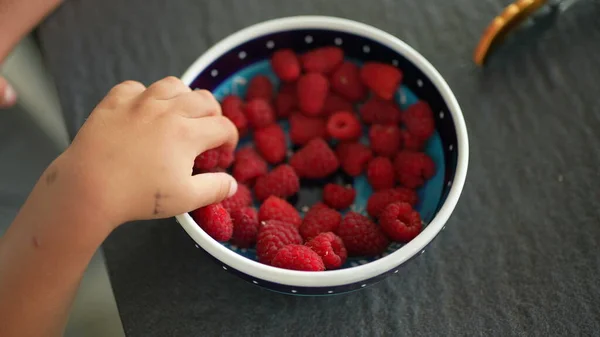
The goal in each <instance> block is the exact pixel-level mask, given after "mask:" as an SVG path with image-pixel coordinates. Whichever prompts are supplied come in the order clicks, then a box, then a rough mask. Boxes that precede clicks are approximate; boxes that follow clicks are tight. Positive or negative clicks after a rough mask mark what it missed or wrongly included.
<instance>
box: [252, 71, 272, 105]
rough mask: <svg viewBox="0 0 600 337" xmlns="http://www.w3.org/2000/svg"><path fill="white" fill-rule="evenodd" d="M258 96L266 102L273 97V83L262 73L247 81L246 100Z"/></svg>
mask: <svg viewBox="0 0 600 337" xmlns="http://www.w3.org/2000/svg"><path fill="white" fill-rule="evenodd" d="M257 98H260V99H262V100H265V101H267V102H270V101H271V99H273V83H271V80H270V79H269V78H268V77H267V76H264V75H258V76H255V77H254V78H252V79H251V80H250V83H248V90H247V91H246V101H251V100H254V99H257Z"/></svg>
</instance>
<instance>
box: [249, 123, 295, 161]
mask: <svg viewBox="0 0 600 337" xmlns="http://www.w3.org/2000/svg"><path fill="white" fill-rule="evenodd" d="M254 144H255V145H256V149H257V150H258V152H259V153H260V154H261V155H262V157H263V158H265V160H266V161H267V162H268V163H269V164H277V163H280V162H282V161H283V160H284V159H285V155H286V152H287V146H286V144H285V133H284V132H283V129H282V128H281V126H279V125H278V124H271V125H269V126H267V127H265V128H262V129H258V130H255V131H254Z"/></svg>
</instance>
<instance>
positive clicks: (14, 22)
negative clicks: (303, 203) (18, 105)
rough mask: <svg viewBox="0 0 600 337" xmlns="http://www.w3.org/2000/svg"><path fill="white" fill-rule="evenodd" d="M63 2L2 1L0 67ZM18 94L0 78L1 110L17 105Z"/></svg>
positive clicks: (55, 0) (51, 0) (38, 0)
mask: <svg viewBox="0 0 600 337" xmlns="http://www.w3.org/2000/svg"><path fill="white" fill-rule="evenodd" d="M61 2H62V0H0V65H1V64H2V62H3V61H4V59H5V58H6V56H8V53H10V51H11V50H12V49H13V48H14V46H15V45H16V44H17V43H18V42H19V41H21V39H22V38H23V37H24V36H25V35H27V34H29V32H30V31H31V30H32V29H33V28H34V27H35V26H37V25H38V24H39V23H40V21H42V19H44V17H46V15H48V14H49V13H50V12H52V10H54V9H55V8H56V7H57V6H58V5H59V4H60V3H61ZM15 101H16V94H15V92H14V90H13V89H12V87H11V86H10V85H9V84H8V82H7V81H6V80H5V79H4V78H2V76H0V108H2V107H8V106H11V105H13V104H14V103H15Z"/></svg>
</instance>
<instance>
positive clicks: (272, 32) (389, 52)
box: [176, 16, 469, 295]
mask: <svg viewBox="0 0 600 337" xmlns="http://www.w3.org/2000/svg"><path fill="white" fill-rule="evenodd" d="M328 45H337V46H339V47H340V48H342V49H343V50H344V53H345V56H346V58H347V59H348V60H351V61H353V62H356V63H357V64H360V63H362V62H365V61H379V62H385V63H389V64H393V65H394V66H397V67H399V68H400V69H401V70H402V72H403V74H404V77H403V84H402V86H401V87H400V88H399V89H398V91H397V94H396V100H397V102H398V104H399V105H400V107H401V108H402V109H406V108H407V107H409V106H410V105H411V104H414V103H415V102H416V101H417V100H419V99H421V100H425V101H427V102H428V103H429V105H430V106H431V108H432V109H433V111H434V112H435V114H436V133H435V134H434V136H433V137H432V138H431V139H430V140H429V142H428V143H427V145H426V148H425V151H426V153H427V154H428V155H429V156H430V157H431V158H432V159H433V160H434V162H435V164H436V175H435V176H434V177H433V178H432V179H430V180H429V181H428V182H427V183H426V184H425V185H424V186H422V187H421V188H420V189H419V190H418V195H419V204H417V205H416V209H417V210H418V211H419V213H420V214H421V217H422V219H423V221H424V223H425V228H424V229H423V231H422V232H421V233H420V234H419V235H418V236H417V237H416V238H415V239H413V240H412V241H410V242H409V243H407V244H404V245H402V244H398V243H393V244H391V245H390V246H389V247H388V249H387V251H386V252H385V253H384V254H382V255H381V256H377V257H370V258H360V257H358V258H350V259H348V261H347V263H346V264H345V265H344V266H343V267H342V269H339V270H331V271H325V272H302V271H292V270H285V269H280V268H275V267H271V266H267V265H264V264H261V263H259V262H257V260H256V254H255V251H254V250H253V249H239V248H238V247H236V246H233V245H231V244H229V243H225V244H222V243H219V242H217V241H215V240H214V239H212V238H211V237H210V236H208V235H207V234H206V233H205V232H204V231H203V230H202V229H200V227H199V226H198V224H197V223H196V222H195V221H194V220H193V219H192V217H190V215H189V214H187V213H186V214H181V215H179V216H177V217H176V218H177V221H178V222H179V223H180V224H181V226H182V227H183V228H184V229H185V231H186V232H187V233H188V234H189V235H190V236H191V238H192V239H193V240H194V241H195V242H196V243H197V244H198V246H199V247H202V248H203V249H204V250H205V251H207V252H208V253H209V254H210V255H211V256H212V257H213V258H215V259H216V261H217V262H218V263H219V264H221V265H222V267H223V269H225V270H227V271H230V272H232V273H234V274H236V275H238V276H240V277H242V278H243V279H245V280H247V281H249V282H251V283H253V284H256V285H258V286H262V287H265V288H268V289H270V290H274V291H278V292H282V293H286V294H295V295H331V294H340V293H345V292H350V291H353V290H358V289H362V288H365V287H367V286H369V285H372V284H374V283H376V282H378V281H380V280H382V279H383V278H385V277H386V276H388V275H390V274H394V273H398V271H399V267H400V266H401V265H402V264H404V263H406V262H407V261H408V260H410V259H412V258H413V257H416V256H418V255H419V253H422V252H423V251H424V248H425V246H426V245H427V244H429V243H430V242H431V241H432V240H433V238H435V236H436V235H437V234H438V233H439V232H440V231H441V230H442V229H443V228H444V224H445V222H446V221H447V220H448V218H449V216H450V214H451V213H452V211H453V209H454V207H455V206H456V203H457V202H458V199H459V196H460V193H461V191H462V188H463V185H464V182H465V178H466V173H467V166H468V156H469V146H468V137H467V130H466V126H465V122H464V119H463V116H462V113H461V110H460V107H459V105H458V103H457V101H456V98H455V97H454V95H453V93H452V91H451V90H450V88H449V87H448V85H447V84H446V82H445V81H444V79H443V78H442V77H441V75H440V74H439V73H438V72H437V71H436V70H435V68H434V67H433V66H432V65H431V64H430V63H429V62H428V61H427V60H425V58H423V56H421V55H420V54H419V53H417V52H416V51H415V50H414V49H412V48H411V47H409V46H408V45H406V44H405V43H404V42H402V41H400V40H398V39H397V38H395V37H393V36H391V35H390V34H388V33H385V32H383V31H381V30H378V29H376V28H373V27H371V26H368V25H365V24H362V23H358V22H354V21H350V20H345V19H339V18H332V17H322V16H299V17H290V18H283V19H277V20H271V21H267V22H264V23H260V24H257V25H254V26H251V27H248V28H246V29H243V30H241V31H239V32H237V33H235V34H233V35H231V36H229V37H227V38H226V39H224V40H222V41H221V42H219V43H218V44H217V45H215V46H214V47H212V48H211V49H210V50H208V51H207V52H206V53H205V54H204V55H203V56H201V57H200V58H199V59H198V60H197V61H196V62H194V64H192V66H191V67H190V68H189V69H188V70H187V71H186V72H185V74H184V75H183V77H182V80H183V81H184V82H185V83H186V84H187V85H189V86H190V87H191V88H193V89H196V88H201V89H207V90H210V91H211V92H213V94H214V95H215V96H216V97H217V98H218V99H222V98H223V97H225V96H226V95H228V94H237V95H240V96H242V97H243V96H244V94H245V90H246V85H247V83H248V82H249V79H251V78H252V77H254V76H256V75H257V74H262V75H267V76H269V77H270V78H271V80H272V81H273V82H274V83H275V84H276V85H279V83H278V79H277V77H276V76H275V74H274V73H273V71H272V69H271V67H270V64H269V59H270V56H271V54H272V53H273V52H274V51H275V50H277V49H282V48H291V49H293V50H295V51H296V52H299V53H302V52H305V51H307V50H310V49H313V48H317V47H322V46H328ZM281 125H282V127H283V128H284V129H287V127H288V125H287V122H281ZM362 141H364V142H368V139H367V137H364V138H363V140H362ZM248 142H251V139H250V138H245V139H240V146H243V145H244V144H246V143H248ZM288 142H289V140H288ZM290 148H291V144H290ZM330 180H332V181H336V182H340V183H341V182H343V183H348V184H352V185H353V186H354V188H355V189H356V191H357V198H356V200H355V203H354V205H353V206H352V209H353V210H355V211H358V212H363V213H364V212H365V208H366V204H367V200H368V198H369V196H370V195H371V193H372V190H371V187H370V186H369V184H368V182H367V180H366V177H365V176H359V177H356V178H351V177H348V176H345V175H343V174H337V175H336V176H334V177H332V178H331V179H330ZM320 190H321V189H320V188H311V187H306V188H304V187H303V188H302V189H301V191H300V192H299V194H298V197H297V198H296V199H295V200H293V203H295V205H296V207H297V208H298V209H299V210H300V211H301V212H302V211H305V210H306V209H307V207H306V206H310V205H312V204H314V203H315V202H317V201H320V200H321V195H320V193H321V192H320Z"/></svg>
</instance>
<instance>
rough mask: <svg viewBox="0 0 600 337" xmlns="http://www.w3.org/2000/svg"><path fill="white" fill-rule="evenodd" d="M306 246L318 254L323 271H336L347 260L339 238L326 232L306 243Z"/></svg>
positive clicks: (346, 252) (346, 254)
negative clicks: (321, 261)
mask: <svg viewBox="0 0 600 337" xmlns="http://www.w3.org/2000/svg"><path fill="white" fill-rule="evenodd" d="M306 246H307V247H309V248H310V249H312V250H313V251H314V252H315V253H317V254H319V256H320V257H321V259H323V264H324V265H325V269H329V270H330V269H338V268H340V267H341V266H342V265H343V264H344V263H345V262H346V258H348V251H347V250H346V247H345V246H344V242H342V239H340V237H339V236H337V235H335V234H333V233H331V232H327V233H321V234H319V235H317V236H316V237H315V238H314V239H312V240H310V241H309V242H307V243H306Z"/></svg>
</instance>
